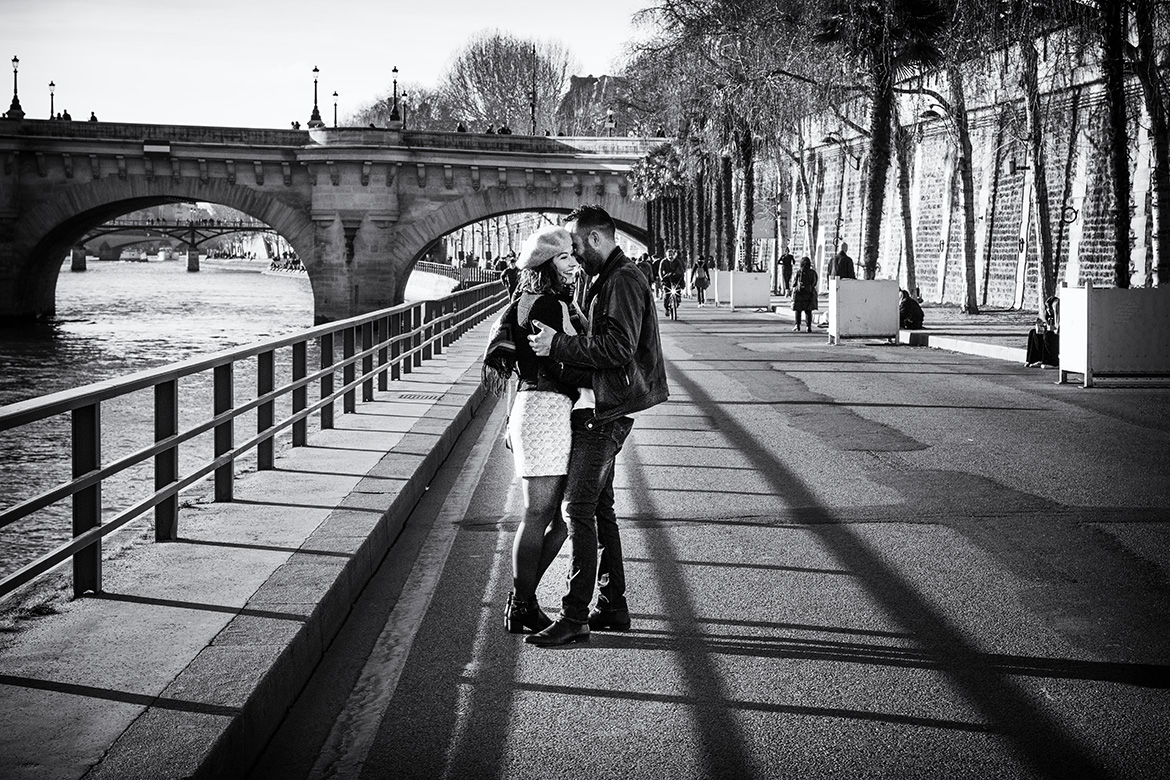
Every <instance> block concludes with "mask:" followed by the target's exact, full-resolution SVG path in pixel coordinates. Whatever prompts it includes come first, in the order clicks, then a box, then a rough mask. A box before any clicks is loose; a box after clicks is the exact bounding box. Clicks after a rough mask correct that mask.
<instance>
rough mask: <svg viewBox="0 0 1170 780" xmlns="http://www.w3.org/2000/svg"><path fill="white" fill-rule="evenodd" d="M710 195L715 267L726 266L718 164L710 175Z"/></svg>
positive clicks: (723, 207) (723, 206)
mask: <svg viewBox="0 0 1170 780" xmlns="http://www.w3.org/2000/svg"><path fill="white" fill-rule="evenodd" d="M711 187H712V195H713V197H714V199H715V225H714V230H715V267H716V268H719V269H721V270H722V269H723V268H726V267H727V266H725V265H724V262H725V260H726V258H724V256H723V211H724V209H725V208H726V205H725V204H724V202H723V168H722V166H719V167H718V169H717V170H716V171H715V175H714V176H712V177H711Z"/></svg>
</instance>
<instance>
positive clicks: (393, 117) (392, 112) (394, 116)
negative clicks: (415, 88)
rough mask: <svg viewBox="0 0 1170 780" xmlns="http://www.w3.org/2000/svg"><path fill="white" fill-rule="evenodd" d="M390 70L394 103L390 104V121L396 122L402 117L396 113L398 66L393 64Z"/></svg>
mask: <svg viewBox="0 0 1170 780" xmlns="http://www.w3.org/2000/svg"><path fill="white" fill-rule="evenodd" d="M390 72H391V73H393V74H394V103H393V104H392V105H391V106H390V121H391V122H398V121H400V120H401V119H402V115H401V114H399V113H398V66H397V65H395V66H394V68H393V69H392V70H391V71H390Z"/></svg>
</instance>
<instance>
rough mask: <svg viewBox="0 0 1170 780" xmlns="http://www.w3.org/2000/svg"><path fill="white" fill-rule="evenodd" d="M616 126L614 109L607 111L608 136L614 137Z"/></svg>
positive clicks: (606, 126) (606, 127)
mask: <svg viewBox="0 0 1170 780" xmlns="http://www.w3.org/2000/svg"><path fill="white" fill-rule="evenodd" d="M614 124H615V122H614V121H613V109H612V108H607V109H605V129H606V131H607V132H608V134H609V135H611V136H612V135H613V127H614Z"/></svg>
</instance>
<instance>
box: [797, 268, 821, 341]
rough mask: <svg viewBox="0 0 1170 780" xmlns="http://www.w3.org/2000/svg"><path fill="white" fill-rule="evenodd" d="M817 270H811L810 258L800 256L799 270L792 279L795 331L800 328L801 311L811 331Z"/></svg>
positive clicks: (815, 306) (815, 301) (815, 304)
mask: <svg viewBox="0 0 1170 780" xmlns="http://www.w3.org/2000/svg"><path fill="white" fill-rule="evenodd" d="M817 281H818V280H817V272H816V271H814V270H813V267H812V260H810V259H808V257H802V258H800V270H799V271H797V272H796V278H795V279H793V280H792V282H793V286H792V310H793V311H794V312H796V327H795V328H793V330H795V331H799V330H800V315H801V312H803V313H804V314H805V316H806V317H807V318H808V332H809V333H812V313H813V311H814V310H815V309H816V308H817Z"/></svg>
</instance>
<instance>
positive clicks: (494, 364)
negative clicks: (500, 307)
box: [480, 296, 520, 398]
mask: <svg viewBox="0 0 1170 780" xmlns="http://www.w3.org/2000/svg"><path fill="white" fill-rule="evenodd" d="M519 297H520V296H516V297H514V298H512V301H511V302H510V303H509V304H508V308H506V309H504V311H503V313H501V314H500V316H499V317H498V318H496V321H495V322H493V323H492V329H491V331H490V332H489V333H488V345H487V349H486V350H485V351H484V353H483V366H482V367H481V368H480V378H481V380H482V381H483V386H484V387H486V388H487V389H488V392H490V393H491V394H492V395H494V396H496V397H497V398H498V397H499V396H501V395H503V394H504V391H505V390H507V389H508V379H509V378H511V376H512V373H513V372H514V371H515V370H516V342H515V341H513V330H514V326H513V322H514V318H513V313H514V312H515V311H516V302H517V300H519Z"/></svg>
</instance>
